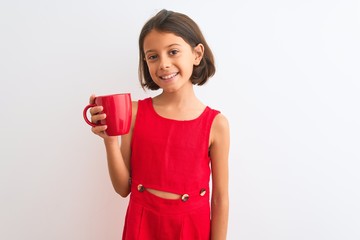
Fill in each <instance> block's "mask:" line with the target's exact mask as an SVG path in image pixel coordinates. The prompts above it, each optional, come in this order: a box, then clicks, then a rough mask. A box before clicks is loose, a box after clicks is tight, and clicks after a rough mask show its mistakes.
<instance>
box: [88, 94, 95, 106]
mask: <svg viewBox="0 0 360 240" xmlns="http://www.w3.org/2000/svg"><path fill="white" fill-rule="evenodd" d="M95 98H96V96H95V94H91V96H90V99H89V103H90V104H94V103H95Z"/></svg>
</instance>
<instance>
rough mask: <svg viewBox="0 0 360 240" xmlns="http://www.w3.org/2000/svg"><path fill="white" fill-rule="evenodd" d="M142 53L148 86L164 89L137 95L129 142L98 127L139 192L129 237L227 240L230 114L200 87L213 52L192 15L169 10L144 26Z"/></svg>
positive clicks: (117, 176) (128, 222)
mask: <svg viewBox="0 0 360 240" xmlns="http://www.w3.org/2000/svg"><path fill="white" fill-rule="evenodd" d="M139 54H140V58H139V78H140V83H141V85H142V87H143V88H147V89H151V90H157V89H161V90H162V92H161V93H160V94H159V95H158V96H156V97H154V98H146V99H143V100H139V101H138V102H133V111H132V112H133V116H132V125H131V130H130V132H129V133H128V134H126V135H123V136H122V137H121V143H119V142H118V138H117V137H110V136H107V135H106V133H105V132H104V131H105V130H106V126H96V127H93V128H92V131H93V133H95V134H97V135H99V136H100V137H102V138H103V139H104V143H105V148H106V153H107V161H108V167H109V173H110V178H111V181H112V184H113V186H114V189H115V191H116V192H117V193H119V194H120V195H121V196H122V197H126V196H128V195H129V193H131V194H130V201H129V206H128V209H127V213H126V218H125V226H124V231H123V239H124V240H127V239H146V240H148V239H149V240H160V239H171V240H176V239H185V240H191V239H196V240H201V239H206V240H208V239H212V240H217V239H219V240H223V239H226V233H227V223H228V208H229V199H228V153H229V126H228V121H227V119H226V117H225V116H224V115H222V114H221V113H220V112H219V111H217V110H213V109H211V108H210V107H208V106H206V105H204V104H203V103H202V102H201V101H200V100H199V99H198V98H197V97H196V95H195V92H194V89H193V85H203V84H204V83H205V82H206V81H207V80H208V78H209V77H211V76H213V75H214V73H215V66H214V59H213V55H212V52H211V50H210V48H209V46H208V44H207V43H206V41H205V39H204V37H203V35H202V33H201V31H200V29H199V27H198V26H197V24H196V23H195V22H194V21H193V20H192V19H190V18H189V17H188V16H186V15H184V14H181V13H177V12H172V11H167V10H162V11H160V12H159V13H158V14H157V15H155V16H154V17H152V18H151V19H150V20H148V22H147V23H146V24H145V25H144V27H143V28H142V30H141V33H140V37H139ZM94 98H95V96H94V95H92V96H91V97H90V103H93V102H94ZM101 111H102V107H101V106H97V107H93V108H92V109H91V110H90V113H91V115H92V117H91V120H92V121H93V122H97V121H100V120H102V119H105V118H106V116H105V114H103V113H101ZM119 145H120V147H119ZM210 173H211V176H212V181H211V182H212V188H211V211H210V204H209V202H210V194H209V182H210Z"/></svg>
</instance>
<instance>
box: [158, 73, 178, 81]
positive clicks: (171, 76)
mask: <svg viewBox="0 0 360 240" xmlns="http://www.w3.org/2000/svg"><path fill="white" fill-rule="evenodd" d="M176 75H177V73H173V74H171V75H167V76H162V77H161V79H164V80H166V79H170V78H173V77H175V76H176Z"/></svg>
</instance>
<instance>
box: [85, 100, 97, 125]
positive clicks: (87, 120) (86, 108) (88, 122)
mask: <svg viewBox="0 0 360 240" xmlns="http://www.w3.org/2000/svg"><path fill="white" fill-rule="evenodd" d="M95 106H97V105H96V104H89V105H87V106H86V107H85V108H84V111H83V117H84V120H85V122H86V123H87V124H89V125H90V126H92V127H96V126H97V125H96V124H95V123H92V122H91V121H90V120H89V119H88V117H87V110H88V109H89V108H92V107H95Z"/></svg>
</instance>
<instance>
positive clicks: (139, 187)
mask: <svg viewBox="0 0 360 240" xmlns="http://www.w3.org/2000/svg"><path fill="white" fill-rule="evenodd" d="M137 190H138V191H139V192H143V191H144V190H145V188H144V186H143V185H142V184H139V185H138V186H137Z"/></svg>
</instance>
